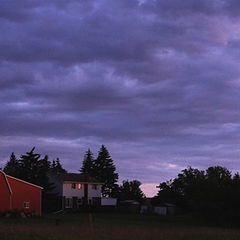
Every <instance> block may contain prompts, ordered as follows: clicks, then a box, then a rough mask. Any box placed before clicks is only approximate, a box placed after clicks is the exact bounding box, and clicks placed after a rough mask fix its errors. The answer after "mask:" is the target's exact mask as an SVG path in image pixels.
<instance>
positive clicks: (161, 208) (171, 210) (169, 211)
mask: <svg viewBox="0 0 240 240" xmlns="http://www.w3.org/2000/svg"><path fill="white" fill-rule="evenodd" d="M153 212H154V213H156V214H158V215H163V216H165V215H175V214H176V205H174V204H171V203H162V204H159V205H158V206H154V207H153Z"/></svg>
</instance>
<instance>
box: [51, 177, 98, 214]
mask: <svg viewBox="0 0 240 240" xmlns="http://www.w3.org/2000/svg"><path fill="white" fill-rule="evenodd" d="M49 179H50V182H52V183H53V184H54V185H55V189H54V190H53V192H54V193H56V194H57V195H58V196H59V197H60V198H61V201H62V208H63V209H66V208H72V209H78V208H80V207H82V206H100V205H101V187H102V183H100V182H99V181H97V180H96V179H94V178H93V177H90V176H89V175H88V174H83V173H62V174H50V175H49Z"/></svg>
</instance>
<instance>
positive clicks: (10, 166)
mask: <svg viewBox="0 0 240 240" xmlns="http://www.w3.org/2000/svg"><path fill="white" fill-rule="evenodd" d="M19 165H20V164H19V161H18V160H17V158H16V156H15V154H14V152H12V154H11V156H10V159H9V161H8V162H7V164H6V165H5V167H4V169H3V171H4V172H5V173H6V174H8V175H11V176H13V177H18V175H19V167H20V166H19Z"/></svg>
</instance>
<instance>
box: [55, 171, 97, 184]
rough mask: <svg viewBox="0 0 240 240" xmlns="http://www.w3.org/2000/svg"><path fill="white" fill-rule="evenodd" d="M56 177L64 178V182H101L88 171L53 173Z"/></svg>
mask: <svg viewBox="0 0 240 240" xmlns="http://www.w3.org/2000/svg"><path fill="white" fill-rule="evenodd" d="M53 176H54V177H56V178H58V179H60V180H62V181H63V182H68V181H71V182H82V183H100V182H99V181H98V180H97V179H96V178H93V177H91V176H90V175H89V174H86V173H60V174H53Z"/></svg>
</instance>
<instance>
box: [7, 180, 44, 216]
mask: <svg viewBox="0 0 240 240" xmlns="http://www.w3.org/2000/svg"><path fill="white" fill-rule="evenodd" d="M7 179H8V182H9V184H10V186H11V189H12V191H13V195H12V208H13V210H21V211H24V212H34V213H35V214H36V215H39V216H40V215H41V191H42V190H41V188H38V187H35V186H33V185H30V184H28V183H26V182H23V181H21V180H18V179H15V178H12V177H10V176H7ZM24 202H28V203H29V208H24V206H23V205H24Z"/></svg>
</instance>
